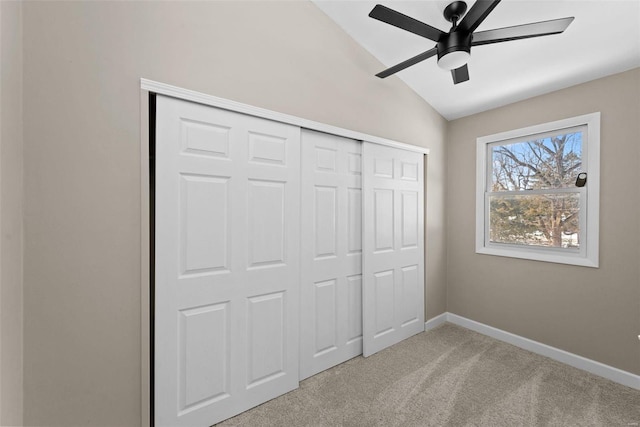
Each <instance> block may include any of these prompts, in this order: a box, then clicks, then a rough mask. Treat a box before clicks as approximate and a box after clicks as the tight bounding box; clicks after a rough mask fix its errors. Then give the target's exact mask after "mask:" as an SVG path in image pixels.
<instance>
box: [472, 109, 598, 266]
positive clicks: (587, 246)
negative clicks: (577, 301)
mask: <svg viewBox="0 0 640 427" xmlns="http://www.w3.org/2000/svg"><path fill="white" fill-rule="evenodd" d="M599 155H600V113H592V114H587V115H584V116H579V117H573V118H569V119H564V120H559V121H556V122H551V123H545V124H541V125H536V126H531V127H527V128H523V129H517V130H513V131H509V132H503V133H499V134H495V135H489V136H484V137H481V138H478V139H477V165H476V173H477V177H476V189H477V194H476V252H477V253H480V254H487V255H498V256H506V257H514V258H524V259H531V260H536V261H547V262H556V263H563V264H574V265H580V266H587V267H598V258H599V256H598V246H599V245H598V240H599V236H598V233H599V226H598V225H599V218H598V213H599V184H600V178H599V169H600V159H599Z"/></svg>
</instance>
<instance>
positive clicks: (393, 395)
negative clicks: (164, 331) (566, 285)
mask: <svg viewBox="0 0 640 427" xmlns="http://www.w3.org/2000/svg"><path fill="white" fill-rule="evenodd" d="M639 424H640V391H638V390H634V389H631V388H628V387H625V386H622V385H619V384H616V383H614V382H611V381H609V380H606V379H604V378H600V377H597V376H595V375H591V374H589V373H587V372H584V371H581V370H578V369H575V368H572V367H570V366H567V365H564V364H562V363H559V362H556V361H554V360H551V359H548V358H546V357H543V356H539V355H537V354H534V353H531V352H528V351H526V350H522V349H520V348H518V347H514V346H512V345H509V344H506V343H503V342H501V341H497V340H495V339H493V338H489V337H486V336H484V335H481V334H478V333H475V332H473V331H469V330H467V329H465V328H461V327H458V326H455V325H452V324H448V323H447V324H444V325H442V326H440V327H438V328H436V329H433V330H431V331H429V332H424V333H421V334H419V335H416V336H414V337H412V338H409V339H408V340H405V341H403V342H402V343H399V344H397V345H395V346H393V347H391V348H387V349H385V350H383V351H382V352H380V353H378V354H376V355H374V356H371V357H368V358H366V359H365V358H362V357H357V358H355V359H352V360H350V361H348V362H346V363H343V364H341V365H339V366H336V367H334V368H332V369H329V370H327V371H324V372H322V373H320V374H318V375H316V376H314V377H311V378H309V379H307V380H305V381H302V382H301V383H300V388H299V389H297V390H294V391H292V392H290V393H287V394H286V395H284V396H281V397H279V398H277V399H274V400H271V401H269V402H267V403H264V404H263V405H260V406H258V407H256V408H254V409H252V410H250V411H247V412H244V413H242V414H240V415H238V416H237V417H234V418H231V419H228V420H226V421H224V422H223V423H220V424H218V426H224V427H231V426H282V427H284V426H296V427H298V426H492V427H494V426H607V427H609V426H638V425H639Z"/></svg>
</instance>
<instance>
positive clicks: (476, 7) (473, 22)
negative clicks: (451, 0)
mask: <svg viewBox="0 0 640 427" xmlns="http://www.w3.org/2000/svg"><path fill="white" fill-rule="evenodd" d="M498 3H500V0H478V1H476V2H475V3H474V4H473V6H471V9H469V12H467V14H466V15H464V18H462V21H460V24H458V29H459V30H462V31H464V32H466V33H473V32H474V31H475V30H476V28H478V25H480V24H481V23H482V21H484V20H485V18H486V17H487V16H488V15H489V14H490V13H491V11H492V10H493V8H494V7H496V6H497V5H498Z"/></svg>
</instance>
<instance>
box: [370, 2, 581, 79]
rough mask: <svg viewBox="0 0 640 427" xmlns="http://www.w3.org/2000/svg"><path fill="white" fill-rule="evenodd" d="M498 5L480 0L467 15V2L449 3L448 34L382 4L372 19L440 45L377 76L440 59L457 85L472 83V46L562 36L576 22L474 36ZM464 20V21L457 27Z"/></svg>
mask: <svg viewBox="0 0 640 427" xmlns="http://www.w3.org/2000/svg"><path fill="white" fill-rule="evenodd" d="M498 3H500V0H491V1H490V0H477V1H476V2H475V3H474V4H473V6H472V7H471V9H469V12H468V13H467V14H466V15H465V12H466V11H467V4H466V3H465V2H464V1H454V2H452V3H450V4H449V5H448V6H447V7H446V8H445V9H444V13H443V14H444V18H445V19H446V20H447V21H449V22H451V24H452V26H451V29H450V30H449V32H448V33H446V32H444V31H441V30H439V29H438V28H435V27H432V26H431V25H429V24H425V23H424V22H421V21H418V20H417V19H413V18H411V17H409V16H407V15H404V14H402V13H400V12H396V11H395V10H393V9H389V8H388V7H386V6H382V5H381V4H379V5H376V7H374V8H373V9H372V10H371V12H370V13H369V16H370V17H372V18H374V19H377V20H379V21H382V22H386V23H387V24H390V25H393V26H394V27H398V28H401V29H403V30H406V31H409V32H412V33H414V34H417V35H419V36H422V37H425V38H427V39H429V40H432V41H434V42H437V44H436V46H435V47H434V48H432V49H429V50H427V51H426V52H422V53H421V54H419V55H416V56H414V57H413V58H410V59H407V60H406V61H404V62H401V63H399V64H397V65H394V66H393V67H391V68H388V69H386V70H384V71H382V72H380V73H378V74H376V76H378V77H380V78H382V79H383V78H385V77H389V76H390V75H392V74H395V73H397V72H398V71H401V70H404V69H405V68H408V67H410V66H412V65H415V64H417V63H419V62H422V61H424V60H425V59H428V58H431V57H432V56H434V55H438V66H440V67H441V68H444V69H446V70H451V75H452V77H453V83H454V84H458V83H462V82H466V81H467V80H469V69H468V67H467V62H468V61H469V58H470V57H471V47H472V46H480V45H483V44H491V43H501V42H506V41H510V40H520V39H527V38H531V37H540V36H548V35H551V34H559V33H562V32H563V31H564V30H566V29H567V27H568V26H569V24H571V22H572V21H573V17H569V18H561V19H553V20H550V21H542V22H534V23H530V24H524V25H516V26H513V27H504V28H496V29H494V30H487V31H480V32H476V33H474V31H475V30H476V28H478V26H479V25H480V24H481V23H482V21H484V20H485V18H486V17H487V16H488V15H489V13H491V11H492V10H493V9H494V8H495V7H496V6H497V5H498ZM463 15H464V17H463ZM461 17H462V21H460V22H459V23H458V21H459V20H460V18H461Z"/></svg>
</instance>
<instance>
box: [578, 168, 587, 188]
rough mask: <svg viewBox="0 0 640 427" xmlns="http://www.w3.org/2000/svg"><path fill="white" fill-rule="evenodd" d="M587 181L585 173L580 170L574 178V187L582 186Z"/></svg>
mask: <svg viewBox="0 0 640 427" xmlns="http://www.w3.org/2000/svg"><path fill="white" fill-rule="evenodd" d="M586 183H587V173H586V172H580V173H579V174H578V177H577V178H576V187H584V186H585V184H586Z"/></svg>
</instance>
